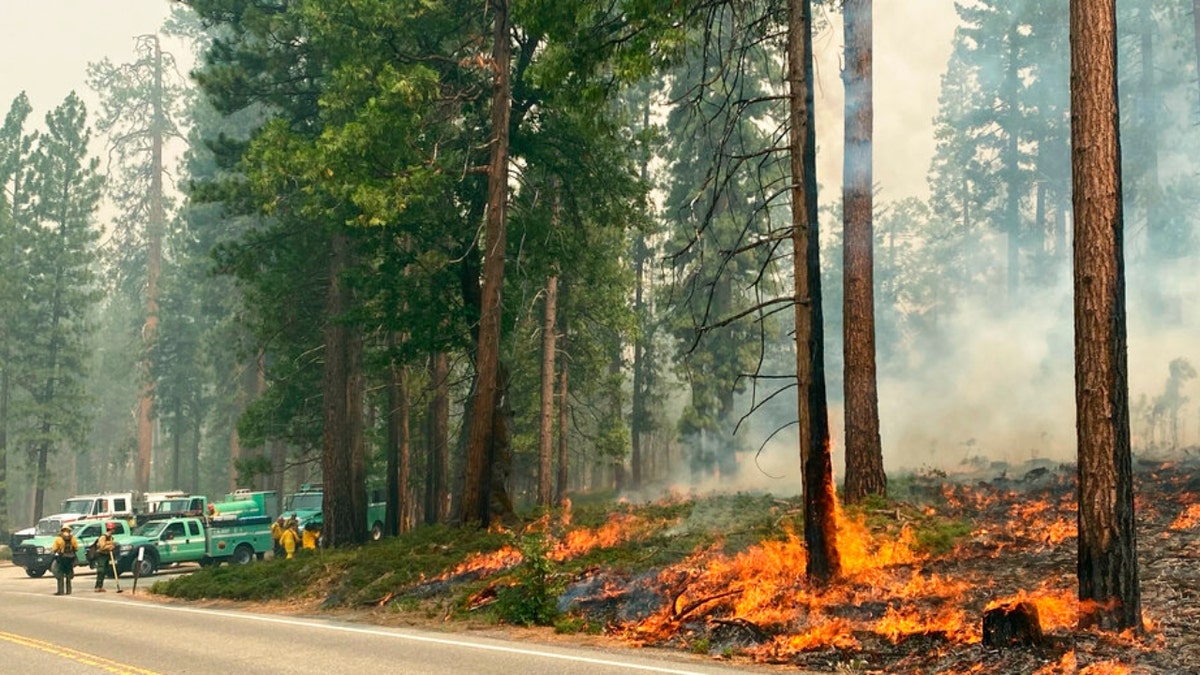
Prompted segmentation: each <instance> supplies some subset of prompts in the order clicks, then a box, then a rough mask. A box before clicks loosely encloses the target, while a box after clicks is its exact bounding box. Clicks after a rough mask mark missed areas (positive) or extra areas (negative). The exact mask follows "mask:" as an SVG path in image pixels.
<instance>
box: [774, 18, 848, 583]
mask: <svg viewBox="0 0 1200 675" xmlns="http://www.w3.org/2000/svg"><path fill="white" fill-rule="evenodd" d="M788 9H789V16H788V54H787V58H788V84H789V87H790V117H791V169H792V245H793V249H794V250H793V274H794V277H795V298H796V379H797V384H798V385H799V386H798V389H797V395H796V398H797V408H798V414H799V442H800V471H801V475H802V481H803V483H804V542H805V545H806V546H807V548H808V569H807V575H808V578H809V580H810V581H812V582H814V583H818V584H819V583H824V582H827V581H829V580H831V579H833V578H834V577H836V576H838V575H839V574H840V573H841V560H840V557H839V554H838V549H837V521H836V514H835V505H836V503H835V500H836V496H835V495H834V489H833V462H832V459H831V457H830V447H829V419H828V409H827V403H826V397H825V348H824V335H823V329H822V321H823V318H824V317H823V316H822V311H821V265H820V238H819V232H818V230H817V171H816V163H817V159H816V157H817V153H816V151H817V148H816V130H815V128H814V126H813V72H812V32H811V31H812V23H811V20H812V0H789V3H788Z"/></svg>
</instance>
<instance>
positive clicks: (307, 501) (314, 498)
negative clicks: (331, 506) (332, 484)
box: [285, 492, 324, 511]
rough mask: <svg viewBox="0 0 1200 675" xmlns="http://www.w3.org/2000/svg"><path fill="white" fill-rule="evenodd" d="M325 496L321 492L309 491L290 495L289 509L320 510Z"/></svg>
mask: <svg viewBox="0 0 1200 675" xmlns="http://www.w3.org/2000/svg"><path fill="white" fill-rule="evenodd" d="M322 497H324V494H323V493H320V492H308V493H303V494H296V495H292V496H291V497H288V505H287V509H285V510H287V511H320V510H321V501H322Z"/></svg>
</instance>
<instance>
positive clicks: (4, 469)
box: [0, 356, 11, 532]
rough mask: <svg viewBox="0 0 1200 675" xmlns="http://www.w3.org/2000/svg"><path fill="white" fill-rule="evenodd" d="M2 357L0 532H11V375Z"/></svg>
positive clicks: (0, 386) (0, 389)
mask: <svg viewBox="0 0 1200 675" xmlns="http://www.w3.org/2000/svg"><path fill="white" fill-rule="evenodd" d="M6 360H7V357H4V356H0V532H8V531H9V520H10V518H9V508H8V398H9V391H10V390H9V387H10V386H11V385H10V384H9V375H8V367H7V364H6V363H5V361H6Z"/></svg>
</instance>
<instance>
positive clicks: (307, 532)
mask: <svg viewBox="0 0 1200 675" xmlns="http://www.w3.org/2000/svg"><path fill="white" fill-rule="evenodd" d="M320 538H321V526H320V525H318V524H316V523H309V524H308V525H307V526H305V528H304V533H303V534H302V535H301V537H300V544H301V546H303V547H304V548H305V549H308V550H310V551H314V550H316V548H317V540H318V539H320Z"/></svg>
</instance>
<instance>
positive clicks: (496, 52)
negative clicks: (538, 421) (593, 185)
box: [459, 0, 512, 527]
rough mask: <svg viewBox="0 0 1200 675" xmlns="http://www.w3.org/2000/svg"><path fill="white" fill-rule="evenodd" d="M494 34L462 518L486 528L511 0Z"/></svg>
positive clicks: (503, 225)
mask: <svg viewBox="0 0 1200 675" xmlns="http://www.w3.org/2000/svg"><path fill="white" fill-rule="evenodd" d="M488 5H489V7H490V8H491V10H492V12H493V13H494V14H495V16H494V17H493V22H494V23H493V34H492V68H493V76H494V80H493V83H492V149H491V160H490V161H489V163H488V200H487V201H488V206H487V229H486V235H485V245H486V247H487V248H486V251H487V252H486V254H485V256H484V261H483V295H482V298H481V302H480V312H479V344H478V350H477V355H476V359H475V392H474V399H473V400H472V401H471V422H470V424H471V426H470V431H469V433H468V434H467V457H466V465H465V467H464V479H463V495H462V508H461V509H459V513H460V516H459V517H460V520H461V521H462V522H464V523H466V522H472V521H474V522H477V523H479V524H480V525H482V526H484V527H486V526H487V525H488V524H489V521H490V520H491V514H490V513H489V504H490V502H491V495H489V494H488V492H489V485H490V484H491V481H490V478H489V476H488V468H489V458H491V457H492V456H493V455H494V453H495V448H493V441H494V439H493V437H492V434H493V431H494V428H495V416H496V410H495V406H496V401H497V399H498V396H497V394H498V392H499V362H500V312H501V302H500V298H501V290H502V287H503V283H504V253H505V246H506V242H505V240H506V230H507V217H508V215H507V211H508V124H509V117H510V113H511V110H510V104H509V100H510V93H511V92H510V91H509V66H510V63H511V60H512V47H511V45H510V43H509V23H508V21H509V17H508V0H489V3H488Z"/></svg>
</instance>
